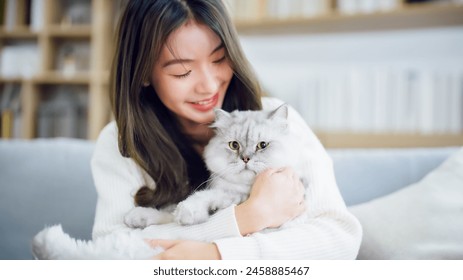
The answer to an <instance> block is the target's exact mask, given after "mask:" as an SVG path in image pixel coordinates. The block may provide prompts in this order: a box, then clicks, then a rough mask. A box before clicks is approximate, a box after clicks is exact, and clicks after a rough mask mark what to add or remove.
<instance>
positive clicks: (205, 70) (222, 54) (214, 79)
mask: <svg viewBox="0 0 463 280" xmlns="http://www.w3.org/2000/svg"><path fill="white" fill-rule="evenodd" d="M232 76H233V70H232V68H231V67H230V64H229V61H228V59H227V56H226V50H225V47H224V46H223V44H222V41H221V40H220V38H219V37H218V36H217V35H216V34H215V33H214V32H213V31H212V30H211V29H209V27H207V26H205V25H202V24H198V23H196V22H194V21H190V22H188V23H186V24H184V25H183V26H181V27H180V28H179V29H177V30H176V31H174V32H173V33H172V34H171V35H170V36H169V38H168V40H167V42H166V44H165V45H164V47H163V49H162V51H161V54H160V58H159V60H158V61H157V62H156V63H155V65H154V69H153V74H152V84H153V87H154V89H155V90H156V92H157V94H158V96H159V98H160V99H161V101H162V102H163V103H164V105H165V106H166V107H167V108H169V110H170V111H172V112H173V113H174V114H175V115H176V116H177V118H178V119H179V121H180V123H181V124H182V125H183V126H184V128H187V129H188V128H191V127H194V126H196V125H198V124H209V123H211V122H212V121H213V120H214V111H213V108H221V107H222V103H223V100H224V97H225V92H226V90H227V88H228V85H229V84H230V80H231V78H232Z"/></svg>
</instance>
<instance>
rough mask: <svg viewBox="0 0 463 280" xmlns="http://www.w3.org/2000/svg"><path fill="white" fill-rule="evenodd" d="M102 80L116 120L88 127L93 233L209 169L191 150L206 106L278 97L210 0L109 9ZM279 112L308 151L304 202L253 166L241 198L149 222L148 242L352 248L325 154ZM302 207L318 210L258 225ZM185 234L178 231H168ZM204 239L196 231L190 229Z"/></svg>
mask: <svg viewBox="0 0 463 280" xmlns="http://www.w3.org/2000/svg"><path fill="white" fill-rule="evenodd" d="M117 35H118V37H117V41H116V54H115V59H114V64H113V69H112V70H113V72H112V80H111V85H112V89H111V104H112V109H113V113H114V116H115V122H112V123H110V124H109V125H107V126H106V127H105V128H104V129H103V131H102V132H101V135H100V136H99V138H98V141H97V144H96V150H95V153H94V156H93V159H92V172H93V176H94V180H95V184H96V188H97V192H98V203H97V211H96V217H95V224H94V229H93V236H94V238H98V237H99V236H102V235H105V234H108V233H110V232H113V231H118V230H131V229H130V228H129V227H127V226H126V225H125V224H124V215H126V214H127V213H128V212H129V211H130V210H131V209H133V208H134V207H136V206H149V207H162V206H165V205H168V204H170V203H177V202H179V201H181V200H183V199H185V198H186V197H187V196H188V195H189V194H190V193H191V192H192V190H194V189H196V188H197V187H198V186H199V185H201V183H202V182H204V181H206V180H207V178H208V176H209V173H208V171H207V170H206V167H205V164H204V161H203V160H202V152H203V149H204V147H205V145H206V144H207V143H208V141H209V139H210V138H211V137H212V136H213V131H212V130H211V129H210V128H209V126H208V125H209V124H210V123H211V122H212V121H213V119H214V113H213V108H222V109H224V110H226V111H233V110H236V109H239V110H259V109H262V108H263V109H267V110H270V109H274V108H276V107H277V106H279V105H280V104H281V103H282V102H281V101H279V100H276V99H271V98H261V90H260V87H259V84H258V82H257V79H256V77H255V75H254V74H253V72H252V70H251V67H250V65H249V63H248V61H247V60H246V58H245V56H244V54H243V51H242V49H241V47H240V44H239V39H238V36H237V34H236V31H235V29H234V27H233V24H232V23H231V21H230V18H229V16H228V15H227V12H226V9H225V7H224V6H223V3H222V1H221V0H132V1H128V4H127V7H126V9H125V11H124V13H123V15H122V17H121V19H120V25H119V29H118V34H117ZM289 119H290V121H291V122H292V124H294V125H298V126H300V127H301V129H302V130H304V131H305V132H306V133H305V135H306V137H308V138H309V139H310V140H311V141H312V143H313V145H314V147H316V149H317V150H318V151H319V154H320V156H319V164H317V166H316V167H314V170H311V174H313V176H314V177H315V178H313V183H312V185H311V188H312V189H313V190H314V191H313V193H314V194H315V195H314V196H315V197H316V201H315V202H314V203H312V204H311V205H304V204H303V203H302V204H301V203H300V202H301V201H303V200H304V198H303V197H304V194H303V186H302V184H301V182H300V181H299V179H298V178H297V176H295V174H294V173H293V171H292V170H290V169H288V168H287V169H284V170H272V169H270V170H267V171H265V172H263V173H262V174H259V176H258V177H257V179H256V181H255V183H254V185H253V187H252V191H251V195H250V197H249V199H248V200H247V201H245V202H243V203H242V204H240V205H233V206H231V207H229V208H227V209H224V210H221V211H218V212H217V213H216V214H215V215H214V216H212V217H211V219H210V220H209V221H207V222H205V223H203V224H198V225H193V226H188V227H184V226H180V225H177V224H166V225H155V226H150V227H149V228H147V229H145V230H146V236H148V237H151V238H155V239H152V240H150V241H149V242H150V243H151V244H152V245H153V246H162V247H164V248H165V249H166V250H165V252H164V253H162V254H160V255H158V256H156V258H160V259H276V258H283V259H309V258H312V259H328V258H334V259H353V258H355V257H356V254H357V252H358V249H359V246H360V239H361V228H360V225H359V223H358V221H357V220H356V219H355V218H354V217H353V216H352V215H351V214H350V213H349V212H348V211H347V210H346V207H345V204H344V202H343V200H342V198H341V196H340V194H339V192H338V189H337V185H336V181H335V178H334V173H333V167H332V162H331V160H330V158H329V157H328V155H327V154H326V151H325V150H324V149H323V147H322V146H321V145H320V143H319V141H318V140H317V138H316V137H315V136H314V134H313V133H312V131H311V130H310V129H309V127H308V126H307V125H306V124H305V123H304V121H303V120H302V118H301V117H300V116H299V115H298V114H297V113H296V112H295V111H294V110H292V109H291V111H290V115H289ZM306 208H309V210H310V211H314V213H318V214H317V218H315V219H311V220H308V221H307V222H306V223H305V224H304V225H301V226H299V227H294V228H289V229H282V230H279V231H276V232H272V233H267V234H259V233H258V232H259V231H260V230H262V229H264V228H272V227H278V226H280V225H281V224H283V223H284V222H286V221H288V220H290V219H292V218H294V217H296V216H298V215H299V214H300V213H302V212H303V211H304V209H306ZM170 236H188V237H189V240H169V237H170ZM199 239H202V240H205V239H206V240H211V242H200V241H195V240H199Z"/></svg>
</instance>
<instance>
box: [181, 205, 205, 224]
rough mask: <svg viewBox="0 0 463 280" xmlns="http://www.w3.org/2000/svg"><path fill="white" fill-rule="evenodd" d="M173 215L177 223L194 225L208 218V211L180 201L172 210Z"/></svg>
mask: <svg viewBox="0 0 463 280" xmlns="http://www.w3.org/2000/svg"><path fill="white" fill-rule="evenodd" d="M174 217H175V218H174V219H175V222H177V223H178V224H181V225H194V224H199V223H203V222H205V221H206V220H207V219H208V218H209V211H208V210H207V209H205V208H198V207H192V205H189V204H188V203H185V202H181V203H179V204H178V206H177V208H176V209H175V211H174Z"/></svg>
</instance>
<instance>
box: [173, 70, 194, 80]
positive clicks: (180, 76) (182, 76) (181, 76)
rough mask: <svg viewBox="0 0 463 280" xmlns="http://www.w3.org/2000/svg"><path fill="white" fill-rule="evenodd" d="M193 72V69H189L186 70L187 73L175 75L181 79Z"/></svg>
mask: <svg viewBox="0 0 463 280" xmlns="http://www.w3.org/2000/svg"><path fill="white" fill-rule="evenodd" d="M190 74H191V70H189V71H188V72H186V73H185V74H181V75H173V76H174V77H175V78H179V79H182V78H186V77H188V76H189V75H190Z"/></svg>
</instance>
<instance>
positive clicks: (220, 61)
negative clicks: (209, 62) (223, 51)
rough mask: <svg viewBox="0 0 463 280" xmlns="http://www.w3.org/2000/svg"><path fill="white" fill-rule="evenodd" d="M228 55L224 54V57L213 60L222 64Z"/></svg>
mask: <svg viewBox="0 0 463 280" xmlns="http://www.w3.org/2000/svg"><path fill="white" fill-rule="evenodd" d="M226 58H227V57H226V56H225V55H224V56H223V57H222V58H219V59H217V60H216V61H213V63H215V64H220V63H222V62H224V61H225V59H226Z"/></svg>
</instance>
